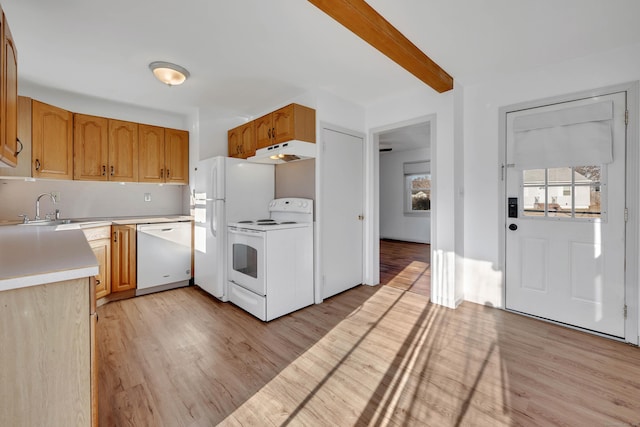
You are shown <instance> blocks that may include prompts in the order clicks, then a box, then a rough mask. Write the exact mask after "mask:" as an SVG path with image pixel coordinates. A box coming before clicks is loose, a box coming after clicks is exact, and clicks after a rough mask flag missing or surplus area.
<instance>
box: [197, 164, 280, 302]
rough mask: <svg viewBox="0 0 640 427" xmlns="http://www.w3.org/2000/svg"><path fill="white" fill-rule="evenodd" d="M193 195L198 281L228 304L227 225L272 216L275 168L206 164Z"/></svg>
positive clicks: (258, 165)
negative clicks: (270, 207) (270, 206)
mask: <svg viewBox="0 0 640 427" xmlns="http://www.w3.org/2000/svg"><path fill="white" fill-rule="evenodd" d="M193 192H194V194H193V195H194V225H195V229H194V249H195V266H194V270H195V271H194V275H195V283H196V284H197V285H198V286H200V287H201V288H202V289H204V290H205V291H206V292H208V293H210V294H211V295H213V296H214V297H216V298H218V299H220V300H222V301H228V292H227V223H229V222H238V221H242V220H251V219H256V218H269V211H268V209H267V207H268V204H269V202H271V200H273V198H274V192H275V169H274V166H273V165H267V164H257V163H249V162H247V161H246V160H242V159H235V158H231V157H212V158H209V159H206V160H201V161H200V162H199V163H198V165H197V167H196V169H195V187H194V190H193Z"/></svg>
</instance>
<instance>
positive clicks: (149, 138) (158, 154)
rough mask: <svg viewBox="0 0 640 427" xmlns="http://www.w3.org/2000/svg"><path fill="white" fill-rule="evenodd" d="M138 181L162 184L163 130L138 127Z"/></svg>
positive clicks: (154, 127) (163, 167) (163, 158)
mask: <svg viewBox="0 0 640 427" xmlns="http://www.w3.org/2000/svg"><path fill="white" fill-rule="evenodd" d="M138 132H139V134H138V144H139V145H138V155H139V158H138V179H139V180H140V181H142V182H164V176H165V173H166V172H165V154H164V153H165V148H164V143H165V136H164V128H162V127H158V126H149V125H139V126H138Z"/></svg>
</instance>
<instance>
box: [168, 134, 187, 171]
mask: <svg viewBox="0 0 640 427" xmlns="http://www.w3.org/2000/svg"><path fill="white" fill-rule="evenodd" d="M164 137H165V167H166V173H165V182H168V183H172V184H188V183H189V132H187V131H186V130H178V129H165V131H164Z"/></svg>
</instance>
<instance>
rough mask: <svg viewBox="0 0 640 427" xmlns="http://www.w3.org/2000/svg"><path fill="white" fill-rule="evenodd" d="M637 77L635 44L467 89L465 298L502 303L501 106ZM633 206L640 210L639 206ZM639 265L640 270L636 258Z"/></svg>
mask: <svg viewBox="0 0 640 427" xmlns="http://www.w3.org/2000/svg"><path fill="white" fill-rule="evenodd" d="M638 79H640V45H635V46H630V47H626V48H621V49H616V50H613V51H609V52H605V53H602V54H598V55H592V56H588V57H583V58H578V59H574V60H570V61H566V62H563V63H560V64H557V65H553V66H549V67H544V68H539V69H535V70H530V71H527V72H524V73H520V74H516V75H510V76H497V77H496V78H495V79H494V80H491V81H486V82H484V83H481V84H477V85H473V86H467V87H466V88H465V93H464V116H465V122H464V130H465V132H464V134H465V139H464V162H465V177H464V178H465V187H466V205H465V215H464V219H465V222H464V227H465V230H466V232H465V239H464V247H465V271H466V280H465V287H464V290H465V299H467V300H469V301H474V302H478V303H482V304H485V303H486V304H491V305H494V306H498V307H502V306H503V304H504V301H503V284H502V277H503V272H504V266H503V265H501V262H502V261H501V254H500V253H499V246H500V245H499V244H500V242H499V240H498V239H499V236H500V231H501V230H500V228H501V227H504V224H502V223H500V220H499V218H500V217H501V213H502V212H501V209H502V208H503V206H504V201H503V200H499V197H500V194H501V193H500V191H501V185H503V183H502V182H501V180H500V159H499V145H498V144H499V126H498V123H499V114H498V110H499V108H500V107H502V106H507V105H511V104H516V103H521V102H526V101H532V100H537V99H542V98H547V97H553V96H559V95H565V94H569V93H573V92H580V91H587V90H591V89H596V88H599V87H604V86H610V85H614V84H620V83H625V82H629V81H633V80H638ZM637 119H638V117H633V118H632V120H637ZM631 143H632V144H637V143H638V141H631ZM633 208H635V210H636V212H637V209H638V206H634V207H633ZM633 208H632V209H633ZM635 264H636V266H635V268H637V260H636V262H635Z"/></svg>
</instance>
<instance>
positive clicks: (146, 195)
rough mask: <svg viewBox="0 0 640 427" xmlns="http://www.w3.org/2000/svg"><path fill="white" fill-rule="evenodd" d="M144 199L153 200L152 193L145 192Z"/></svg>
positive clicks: (146, 200)
mask: <svg viewBox="0 0 640 427" xmlns="http://www.w3.org/2000/svg"><path fill="white" fill-rule="evenodd" d="M144 201H145V202H150V201H151V193H144Z"/></svg>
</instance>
